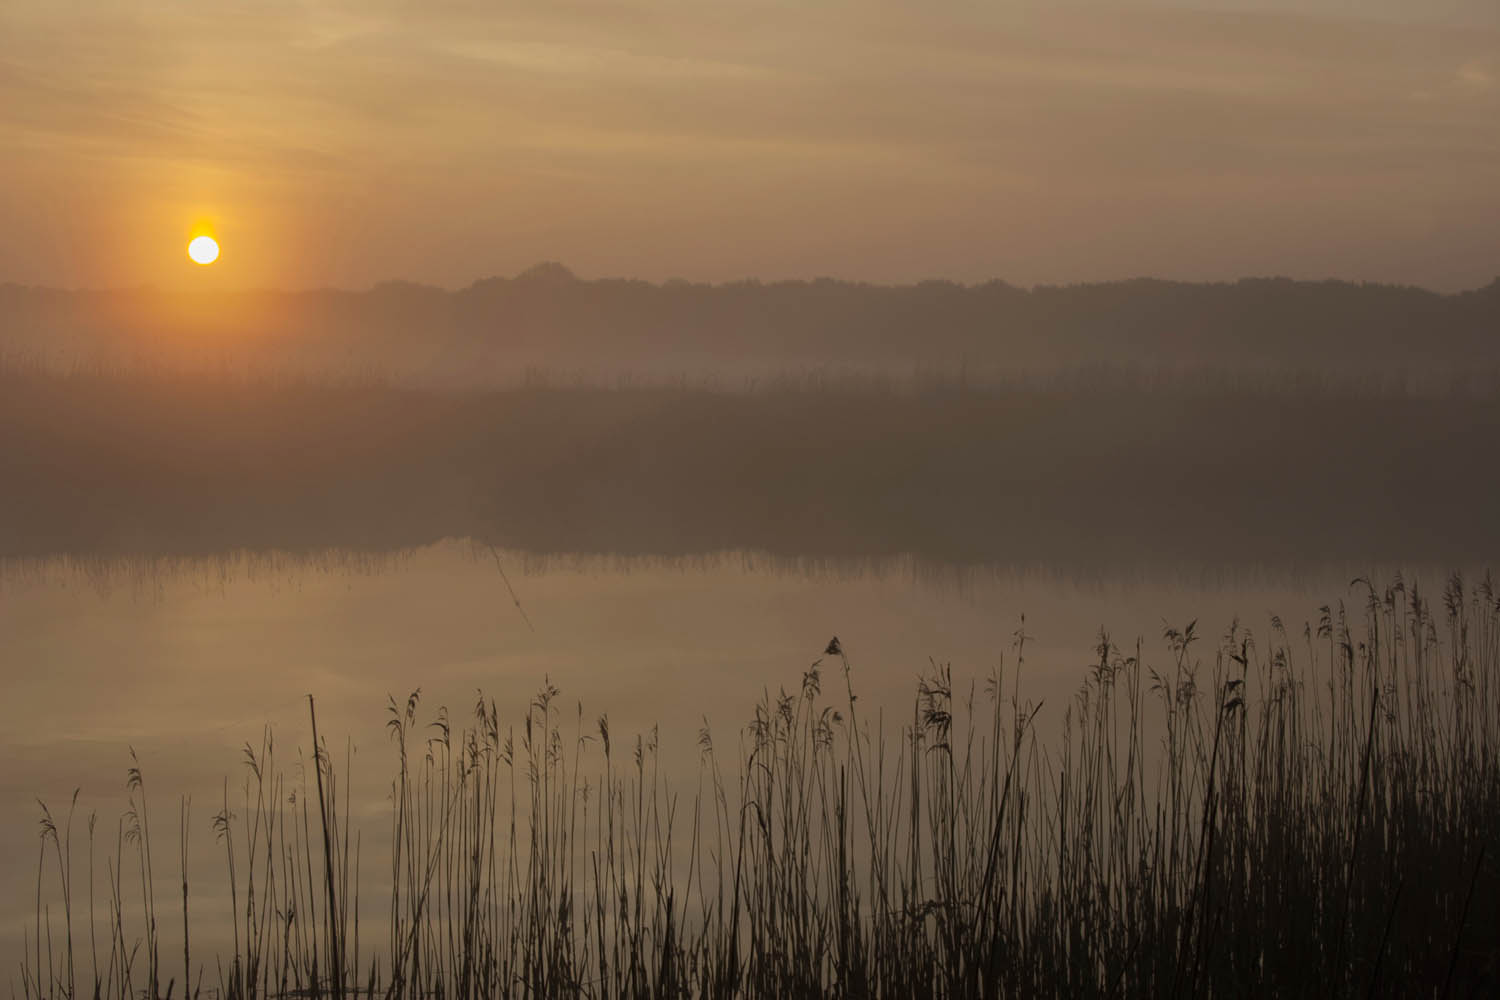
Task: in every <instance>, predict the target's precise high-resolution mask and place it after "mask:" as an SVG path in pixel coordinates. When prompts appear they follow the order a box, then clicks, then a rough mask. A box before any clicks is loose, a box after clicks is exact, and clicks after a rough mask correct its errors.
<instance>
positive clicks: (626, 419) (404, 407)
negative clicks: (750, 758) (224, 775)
mask: <svg viewBox="0 0 1500 1000" xmlns="http://www.w3.org/2000/svg"><path fill="white" fill-rule="evenodd" d="M1496 440H1500V390H1496V389H1494V388H1483V387H1481V388H1472V387H1471V388H1470V389H1469V390H1468V391H1464V392H1456V393H1426V392H1418V391H1410V390H1403V389H1401V388H1399V387H1395V386H1392V385H1382V384H1379V383H1360V382H1350V381H1342V382H1341V381H1338V380H1331V379H1326V378H1313V379H1304V380H1300V381H1290V380H1289V381H1286V382H1278V381H1274V380H1269V379H1265V378H1256V379H1252V378H1238V379H1236V378H1228V377H1210V376H1162V377H1156V378H1146V377H1126V376H1109V375H1100V374H1096V375H1093V376H1081V375H1080V376H1071V377H1058V378H1047V379H1017V380H1013V381H1011V382H1009V383H1006V384H996V385H990V386H974V385H971V384H966V383H964V382H961V381H956V380H946V381H945V380H935V379H934V380H928V381H922V382H915V381H908V382H895V381H890V380H885V381H882V380H876V379H843V380H838V379H827V378H820V377H807V378H802V379H792V378H786V379H781V380H776V381H764V380H763V381H760V382H754V383H750V382H743V383H737V384H736V386H735V387H734V388H732V389H726V388H723V387H722V386H714V385H708V384H702V385H699V384H693V383H690V382H687V381H682V382H678V383H675V384H662V383H657V384H648V383H644V382H637V383H633V384H623V385H620V386H614V387H603V386H597V385H588V384H582V383H577V384H573V383H551V384H548V383H544V382H535V383H533V384H530V385H522V386H518V387H515V388H512V389H508V390H482V391H481V390H468V391H436V390H431V389H418V388H411V387H400V386H396V385H391V384H385V383H381V382H378V381H373V380H359V379H346V380H342V381H335V380H311V379H295V378H279V379H272V378H265V377H240V376H233V375H228V374H222V375H205V374H201V373H199V374H186V373H177V374H171V373H156V374H150V373H143V372H139V371H137V372H110V371H106V370H96V371H75V372H72V373H68V374H58V373H53V372H47V371H44V370H40V369H37V368H20V367H11V368H7V369H5V370H3V371H0V481H3V482H4V483H5V484H6V487H5V489H4V491H3V493H0V556H3V557H7V558H11V559H15V558H37V557H42V558H45V557H49V556H62V555H73V556H78V555H93V556H97V555H105V556H124V557H129V556H196V555H212V554H216V553H224V552H227V551H232V550H241V549H250V550H271V549H274V550H285V551H292V552H296V551H312V550H326V549H329V548H339V549H347V550H351V551H361V552H382V551H391V550H397V549H402V548H407V547H412V546H418V545H423V544H428V543H431V542H436V541H439V540H442V539H446V538H473V539H475V540H479V541H482V542H487V543H492V544H495V545H499V546H503V547H506V548H509V549H514V550H520V551H522V552H527V553H537V554H549V553H550V554H583V555H588V554H615V555H625V556H648V557H649V556H667V557H672V556H690V555H694V554H702V553H713V552H722V551H726V550H755V551H762V552H766V553H769V554H772V555H781V556H786V557H796V558H816V559H832V560H838V559H849V560H860V559H870V558H884V557H898V556H899V557H913V558H915V559H917V560H918V561H926V562H932V563H939V564H945V565H963V566H977V565H1004V566H1012V567H1025V566H1040V565H1046V566H1049V567H1054V568H1056V567H1063V568H1068V567H1072V568H1082V569H1120V568H1128V567H1132V566H1140V565H1156V566H1183V565H1187V566H1192V565H1205V564H1214V565H1245V566H1286V567H1296V566H1299V565H1314V564H1320V565H1326V564H1329V563H1347V564H1350V565H1354V566H1360V567H1363V566H1370V565H1374V564H1376V563H1380V564H1398V563H1401V562H1403V561H1408V562H1409V561H1417V560H1420V561H1421V562H1423V563H1424V564H1427V563H1436V562H1443V561H1446V562H1448V563H1451V564H1454V565H1475V564H1479V563H1483V562H1484V561H1485V560H1488V559H1491V558H1493V557H1494V556H1495V554H1496V553H1497V551H1500V524H1497V522H1496V521H1495V520H1494V518H1493V516H1492V512H1493V498H1494V495H1495V489H1496V486H1497V482H1500V470H1497V468H1496V466H1495V463H1494V461H1493V454H1492V452H1493V442H1495V441H1496Z"/></svg>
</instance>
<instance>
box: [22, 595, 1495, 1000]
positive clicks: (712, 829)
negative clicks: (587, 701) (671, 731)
mask: <svg viewBox="0 0 1500 1000" xmlns="http://www.w3.org/2000/svg"><path fill="white" fill-rule="evenodd" d="M1355 592H1356V593H1357V594H1358V595H1359V599H1360V603H1359V604H1358V605H1357V606H1355V607H1354V608H1352V609H1348V608H1346V607H1345V606H1344V605H1342V604H1338V605H1331V606H1329V607H1327V608H1324V609H1323V611H1322V613H1321V617H1320V620H1319V621H1318V622H1317V623H1316V624H1309V625H1308V626H1307V627H1306V628H1305V629H1304V630H1303V631H1302V633H1301V634H1300V635H1294V634H1292V633H1291V632H1289V630H1287V629H1286V628H1284V627H1283V625H1282V623H1281V622H1280V620H1278V619H1273V620H1272V622H1271V627H1270V628H1269V630H1268V631H1266V632H1264V633H1261V634H1252V633H1251V632H1250V631H1249V630H1247V629H1245V628H1242V627H1240V626H1238V625H1236V626H1234V627H1232V628H1231V629H1230V630H1229V631H1228V632H1227V633H1226V634H1225V635H1224V636H1222V637H1221V640H1220V641H1219V643H1218V645H1217V648H1214V649H1212V650H1211V651H1210V650H1208V649H1206V647H1207V646H1208V645H1209V644H1208V643H1207V642H1206V641H1205V639H1204V637H1203V636H1201V635H1200V634H1199V633H1198V631H1197V628H1196V623H1194V624H1190V625H1188V626H1186V627H1183V628H1166V629H1164V636H1163V638H1164V640H1165V656H1164V657H1163V658H1162V659H1161V660H1160V661H1159V664H1158V665H1157V666H1151V665H1148V663H1147V662H1146V654H1145V653H1144V652H1143V649H1142V646H1141V645H1140V644H1137V645H1136V646H1135V647H1134V648H1132V649H1129V650H1121V649H1120V648H1118V647H1117V646H1116V645H1115V644H1114V643H1112V642H1111V641H1110V640H1109V638H1108V636H1105V635H1101V636H1100V637H1099V641H1098V643H1097V650H1096V654H1097V655H1096V660H1095V662H1094V664H1093V666H1092V667H1091V668H1090V669H1089V671H1088V674H1087V677H1086V679H1085V681H1084V683H1083V685H1082V687H1081V688H1080V689H1079V691H1078V693H1077V696H1076V698H1075V699H1074V701H1073V703H1072V704H1071V705H1069V706H1068V707H1067V709H1066V712H1065V713H1063V714H1064V716H1065V719H1064V725H1063V726H1062V728H1061V730H1060V735H1059V737H1058V738H1057V739H1056V740H1053V739H1050V738H1046V737H1043V736H1042V734H1041V733H1040V732H1039V729H1038V727H1039V723H1038V721H1037V720H1038V718H1039V715H1038V713H1039V709H1040V707H1041V706H1038V705H1034V704H1031V703H1029V702H1028V701H1026V700H1024V698H1023V687H1022V682H1021V672H1022V669H1023V667H1024V663H1025V643H1026V639H1027V636H1026V635H1025V633H1024V631H1023V630H1021V631H1017V633H1016V636H1015V644H1014V647H1013V650H1012V652H1011V654H1010V656H1009V657H1008V660H1009V662H1008V663H1007V664H1004V665H1002V666H1000V667H997V668H996V669H995V670H994V671H993V672H992V673H991V674H990V675H989V676H988V677H986V678H985V679H984V681H983V683H982V684H980V685H971V686H969V687H968V688H967V689H962V688H958V687H956V686H955V683H954V679H953V675H952V672H951V671H950V670H949V668H948V667H946V666H943V665H938V664H934V665H932V666H931V668H930V669H929V670H928V671H927V672H926V673H925V674H924V675H923V676H922V677H921V678H920V680H919V683H918V686H917V691H916V698H915V700H914V704H913V708H912V715H911V717H910V718H909V719H908V720H906V721H904V722H902V723H900V724H891V725H887V724H886V723H885V721H884V720H883V719H882V718H881V717H880V716H879V715H878V714H876V715H875V716H874V717H871V715H870V713H869V712H868V711H867V709H866V706H865V705H864V704H863V703H861V702H860V701H859V700H858V698H857V696H856V694H855V690H854V676H855V673H856V669H857V668H856V667H855V665H854V664H853V663H852V662H851V660H850V659H849V658H848V657H847V656H846V655H845V651H844V649H843V647H842V645H841V644H840V643H838V642H837V641H834V642H833V643H830V645H829V647H828V650H827V651H826V652H825V654H824V656H823V657H821V658H820V659H818V660H817V661H816V662H814V663H813V664H812V665H811V666H810V667H808V668H807V670H806V671H805V672H804V673H803V675H802V679H801V683H800V685H798V686H797V687H796V688H795V689H794V690H792V691H789V692H788V691H783V692H781V693H778V694H777V695H775V696H769V695H768V696H767V697H766V698H765V699H764V700H763V701H762V702H761V703H760V704H759V705H758V706H756V708H755V711H754V714H753V716H752V718H751V720H750V722H749V724H748V725H747V726H746V727H745V728H744V729H743V730H741V731H740V733H739V734H738V739H737V742H735V744H734V747H733V751H732V752H731V753H728V754H726V753H725V752H724V750H722V749H721V746H720V742H719V741H718V740H717V739H716V734H714V733H712V732H710V731H709V729H708V727H707V726H706V725H705V727H704V728H703V729H702V730H701V731H700V732H699V734H698V750H699V755H700V768H699V778H698V783H697V787H696V788H694V789H688V788H680V787H674V786H673V785H672V783H670V782H669V781H668V780H667V779H666V777H665V776H664V773H663V768H662V765H661V761H660V756H661V751H660V748H659V744H658V734H657V732H656V731H655V730H652V731H651V732H650V733H649V734H647V735H645V736H639V737H636V738H635V739H634V741H633V742H625V743H622V742H620V741H618V740H617V738H616V737H615V735H614V734H613V733H612V731H611V728H610V725H609V720H608V718H607V717H604V716H601V717H599V718H598V719H597V721H594V722H590V721H588V720H586V719H585V718H584V716H583V711H582V708H581V707H580V708H578V709H577V710H576V712H566V711H564V710H563V708H562V706H561V703H560V700H559V699H560V696H559V693H558V690H557V689H556V688H555V687H553V686H552V685H551V683H547V684H546V685H544V686H543V688H542V689H541V690H540V691H539V692H538V694H537V696H536V698H535V699H534V700H533V701H532V702H531V703H530V704H529V705H527V706H526V707H525V709H524V710H523V712H521V713H520V715H519V716H518V717H517V718H516V719H514V720H513V721H512V722H509V723H506V722H503V721H502V719H501V716H500V713H499V711H498V709H497V707H496V705H495V704H494V703H493V702H492V701H487V700H486V699H484V698H483V697H481V698H480V699H479V700H478V701H477V702H476V704H475V705H474V708H473V713H472V716H473V717H472V721H471V722H470V723H469V724H467V725H464V726H456V725H455V724H454V723H453V721H452V720H451V719H450V717H449V714H448V713H447V711H446V710H442V709H440V710H438V712H437V713H436V714H435V715H434V716H433V717H432V720H431V721H430V723H429V722H424V721H422V720H423V715H422V706H421V700H420V694H419V693H413V694H412V695H411V696H410V697H409V698H407V699H405V700H403V701H396V700H394V699H393V700H392V701H391V703H390V706H389V715H388V719H387V727H388V732H389V736H390V740H391V746H392V751H393V756H394V759H395V775H394V778H393V780H392V784H391V796H390V804H391V812H390V819H389V822H390V828H389V841H390V856H389V858H388V859H387V861H386V867H384V868H382V869H380V871H379V872H378V873H374V874H371V873H365V874H362V869H361V850H360V846H359V845H360V839H359V836H358V834H357V833H356V832H355V831H353V830H352V824H351V822H350V817H351V803H350V798H349V787H350V776H349V771H348V764H347V757H346V763H345V765H344V769H343V773H342V774H340V770H339V768H338V767H337V766H336V764H335V761H334V758H333V756H332V755H331V754H330V753H329V750H328V748H327V747H326V746H325V745H324V744H323V743H322V742H316V741H315V744H314V747H315V749H314V751H313V754H312V760H311V761H308V762H305V766H302V767H301V768H300V776H299V777H298V778H297V780H295V781H292V780H289V779H288V777H287V776H286V774H285V773H284V772H283V771H282V770H280V769H279V768H278V765H277V761H276V748H275V746H274V745H273V742H272V741H271V739H270V737H269V736H267V738H266V739H265V741H264V742H263V745H262V746H260V747H259V748H250V747H247V748H246V751H245V774H244V782H243V785H242V788H243V793H242V797H241V802H240V804H239V807H238V809H237V810H236V811H231V809H230V802H229V798H230V796H229V794H228V786H227V785H226V794H225V803H224V808H223V809H222V811H220V812H219V814H218V815H217V816H216V817H215V818H214V822H213V831H214V834H215V836H217V837H218V838H219V840H220V841H221V842H222V846H223V851H224V858H225V867H226V874H227V877H228V884H229V888H230V894H231V900H232V908H233V917H232V921H233V927H232V928H231V931H230V932H231V933H232V941H233V944H232V951H231V953H230V954H227V955H224V956H222V957H221V958H219V959H218V960H217V962H216V963H215V966H214V968H213V970H212V971H211V972H209V973H208V974H207V977H206V982H207V983H208V986H204V982H205V975H204V973H203V972H201V971H198V970H195V969H193V967H192V965H191V962H192V959H191V956H190V953H189V951H188V948H187V940H186V935H185V936H184V941H183V945H184V949H183V961H184V970H183V974H182V975H183V985H182V987H181V988H180V992H179V994H178V995H184V994H191V995H193V996H195V997H196V996H198V995H200V993H202V992H204V991H210V992H213V993H216V994H217V995H219V996H223V997H233V998H244V1000H249V998H255V997H282V996H293V995H296V996H330V997H339V998H342V997H354V996H361V995H362V996H369V997H375V996H383V997H429V996H443V997H470V996H474V997H491V996H528V997H553V996H575V997H647V996H650V997H668V996H709V997H733V996H757V997H759V996H814V995H819V996H821V995H830V996H847V997H861V996H883V997H913V996H941V997H990V996H1022V997H1030V996H1153V997H1156V996H1183V997H1187V996H1226V995H1228V996H1243V995H1307V994H1309V993H1311V992H1314V991H1317V992H1319V993H1323V994H1327V995H1329V996H1379V995H1403V996H1408V995H1444V996H1447V995H1452V996H1466V995H1474V994H1476V993H1480V994H1489V993H1492V992H1493V991H1494V990H1495V989H1497V988H1500V978H1497V971H1500V970H1497V954H1500V952H1497V948H1500V945H1497V942H1500V913H1497V905H1500V904H1497V901H1500V757H1497V753H1500V595H1497V594H1496V593H1495V590H1494V588H1493V586H1492V585H1491V583H1490V581H1489V580H1488V579H1486V580H1485V581H1484V582H1482V583H1481V584H1480V585H1479V586H1478V587H1475V588H1473V589H1472V590H1469V589H1466V588H1465V587H1464V585H1463V583H1462V581H1461V580H1459V578H1457V577H1454V578H1453V579H1452V580H1450V581H1449V583H1448V586H1447V588H1446V590H1445V592H1444V594H1443V596H1442V601H1441V606H1439V607H1436V608H1435V607H1434V606H1433V605H1432V604H1431V603H1430V602H1429V601H1428V599H1427V598H1426V596H1425V595H1424V594H1423V593H1422V592H1421V591H1420V590H1419V588H1418V587H1417V586H1416V585H1414V584H1408V583H1405V582H1403V581H1402V580H1400V579H1397V580H1395V581H1394V582H1393V583H1392V584H1391V585H1390V586H1389V587H1386V588H1376V587H1374V586H1371V585H1370V584H1368V583H1366V582H1364V581H1358V582H1357V583H1356V587H1355ZM825 689H826V690H825ZM311 721H312V722H313V727H310V728H315V726H316V720H315V718H314V719H313V720H311ZM726 757H728V758H729V759H732V760H733V761H734V762H735V764H736V766H735V767H733V768H727V767H726V766H725V760H726ZM309 771H311V773H309ZM341 791H342V793H343V795H342V798H341V796H340V792H341ZM130 792H131V795H132V804H131V808H130V812H129V813H128V815H127V817H126V819H125V820H122V823H121V825H120V827H119V832H118V834H117V837H116V844H115V849H114V854H113V856H112V857H109V858H107V859H106V864H105V873H106V878H105V888H106V893H107V900H106V902H105V905H104V906H103V910H102V912H101V913H96V912H95V910H94V906H93V902H92V894H93V891H94V885H93V872H94V868H93V865H94V851H95V843H94V823H93V819H92V817H91V819H90V823H89V834H90V836H89V853H90V858H89V865H90V886H89V891H90V900H91V901H90V910H89V912H88V914H87V915H86V918H87V920H88V923H89V935H90V942H91V945H90V952H91V957H92V971H91V975H90V976H89V977H88V978H78V976H77V973H78V967H79V966H81V964H82V960H81V958H80V957H79V956H76V955H75V952H74V948H73V944H72V940H73V930H74V927H75V919H76V918H75V913H74V903H73V899H74V886H73V882H72V876H71V870H72V852H71V850H70V837H69V835H68V830H69V829H70V826H71V824H70V823H65V824H64V825H63V826H62V827H61V832H60V830H59V827H58V825H57V824H55V823H54V822H53V820H52V817H51V815H50V814H49V813H47V812H46V811H45V808H44V812H43V823H42V834H43V837H42V861H43V863H44V864H43V867H42V870H41V871H39V879H38V890H37V898H38V903H37V917H36V921H35V925H34V927H33V928H32V929H31V930H30V933H31V934H33V935H34V940H29V941H28V951H27V953H26V957H25V959H24V960H23V963H22V967H21V970H20V982H19V986H20V994H21V995H22V996H24V997H26V998H28V1000H30V998H37V1000H41V998H44V997H45V998H48V1000H52V998H58V997H69V998H71V997H75V996H79V995H87V994H89V993H92V995H93V996H94V997H96V998H105V997H118V998H120V1000H127V998H130V997H132V996H136V995H142V994H144V995H148V996H151V997H162V996H171V995H172V993H173V990H174V981H173V979H171V978H169V979H168V981H167V982H166V983H165V984H163V983H162V981H161V980H162V979H163V977H166V976H167V971H166V968H165V965H164V963H163V962H162V961H161V960H160V959H159V957H158V947H159V937H158V934H157V930H156V920H157V916H156V909H155V901H154V899H153V894H152V878H151V865H152V856H151V849H150V847H151V845H150V831H149V820H148V812H147V803H146V794H145V784H144V781H143V780H142V778H141V774H140V770H139V765H138V764H135V765H134V766H132V768H131V770H130ZM70 816H71V811H70ZM188 835H189V828H188V825H187V809H186V805H184V808H183V812H182V826H181V838H182V849H183V853H184V856H185V855H186V841H187V838H188ZM127 844H128V845H130V846H131V847H132V848H133V851H127V850H126V845H127ZM136 875H139V876H140V879H141V882H140V885H141V889H140V898H139V899H132V898H130V897H131V895H132V893H133V877H134V876H136ZM372 894H373V895H375V896H377V897H378V898H377V899H375V900H373V901H372V899H371V895H372ZM54 901H60V905H61V910H62V914H61V917H60V918H59V915H58V913H57V912H56V910H55V909H54ZM188 905H189V894H188V885H187V877H186V872H185V871H184V874H183V909H184V914H183V917H184V927H186V926H188V924H189V921H188V914H187V910H188ZM54 925H56V926H54ZM64 928H65V930H64ZM96 929H107V930H106V935H107V938H108V944H107V945H106V946H105V948H104V950H103V952H102V953H101V951H100V950H99V948H98V946H97V945H96V944H95V943H94V942H95V932H96ZM63 940H66V944H65V945H63V944H61V943H60V942H62V941H63ZM190 979H192V980H193V981H191V982H190V981H189V980H190Z"/></svg>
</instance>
